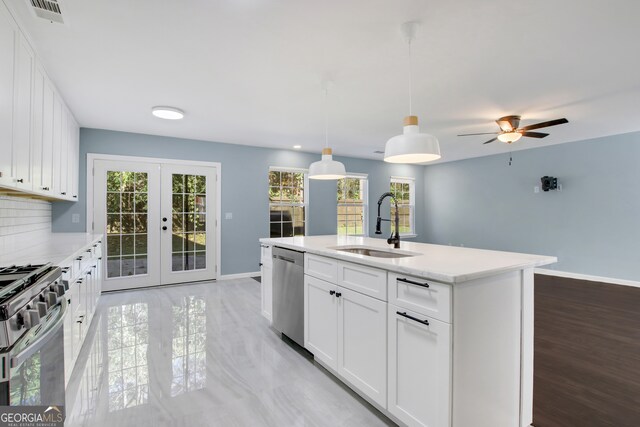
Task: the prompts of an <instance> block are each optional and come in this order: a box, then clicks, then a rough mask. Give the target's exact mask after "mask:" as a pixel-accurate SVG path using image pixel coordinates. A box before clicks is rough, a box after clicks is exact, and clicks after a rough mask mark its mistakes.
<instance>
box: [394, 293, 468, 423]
mask: <svg viewBox="0 0 640 427" xmlns="http://www.w3.org/2000/svg"><path fill="white" fill-rule="evenodd" d="M388 325H389V346H388V355H389V365H388V366H389V399H388V405H387V410H388V411H389V412H390V413H391V414H392V415H394V416H395V417H397V418H398V419H399V420H400V421H402V422H403V423H405V424H406V425H408V426H429V427H445V426H450V425H451V412H450V400H451V325H450V324H448V323H444V322H441V321H439V320H436V319H433V318H430V317H427V316H424V315H422V314H418V313H416V312H413V311H409V310H406V309H404V308H400V307H397V306H395V305H392V304H389V316H388ZM479 368H480V369H481V367H479Z"/></svg>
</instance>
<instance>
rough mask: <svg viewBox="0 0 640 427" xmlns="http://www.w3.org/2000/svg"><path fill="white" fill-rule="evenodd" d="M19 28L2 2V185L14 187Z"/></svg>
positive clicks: (0, 58) (0, 26) (0, 39)
mask: <svg viewBox="0 0 640 427" xmlns="http://www.w3.org/2000/svg"><path fill="white" fill-rule="evenodd" d="M17 36H18V27H17V26H16V24H15V21H14V20H13V17H11V15H10V14H9V11H8V10H7V9H6V8H5V6H4V3H2V2H0V153H2V155H0V185H5V186H7V185H8V186H13V185H14V179H15V178H14V176H13V170H12V167H13V165H12V162H13V75H14V72H15V54H14V53H15V46H16V37H17Z"/></svg>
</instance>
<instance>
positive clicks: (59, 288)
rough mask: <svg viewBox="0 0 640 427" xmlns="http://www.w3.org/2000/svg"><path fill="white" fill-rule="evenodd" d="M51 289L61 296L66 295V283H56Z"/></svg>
mask: <svg viewBox="0 0 640 427" xmlns="http://www.w3.org/2000/svg"><path fill="white" fill-rule="evenodd" d="M51 291H52V292H55V293H56V295H58V296H59V297H61V296H63V295H64V285H63V284H60V283H56V284H55V285H52V286H51Z"/></svg>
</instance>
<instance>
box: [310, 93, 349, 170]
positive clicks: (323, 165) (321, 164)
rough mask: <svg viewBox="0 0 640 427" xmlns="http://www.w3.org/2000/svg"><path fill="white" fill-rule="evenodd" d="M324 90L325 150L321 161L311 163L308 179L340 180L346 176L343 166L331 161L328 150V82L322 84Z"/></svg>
mask: <svg viewBox="0 0 640 427" xmlns="http://www.w3.org/2000/svg"><path fill="white" fill-rule="evenodd" d="M322 86H323V89H324V110H325V111H324V139H325V148H323V149H322V160H320V161H318V162H313V163H311V166H309V179H325V180H329V179H341V178H344V177H345V176H347V172H346V170H345V168H344V165H343V164H342V163H340V162H338V161H335V160H333V155H332V151H331V148H329V103H328V101H327V98H328V94H329V89H328V86H329V82H327V81H325V82H323V85H322Z"/></svg>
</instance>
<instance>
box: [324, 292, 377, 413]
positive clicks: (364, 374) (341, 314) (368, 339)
mask: <svg viewBox="0 0 640 427" xmlns="http://www.w3.org/2000/svg"><path fill="white" fill-rule="evenodd" d="M338 292H339V293H340V296H339V297H338V298H336V299H337V300H338V373H339V374H340V375H341V376H342V377H343V378H344V379H345V380H347V381H348V382H349V383H351V384H352V385H353V386H354V387H356V388H357V389H359V390H360V391H361V392H363V393H364V394H365V395H366V396H368V397H369V398H371V399H372V400H373V401H374V402H376V403H377V404H378V405H380V406H382V407H384V406H385V405H386V403H387V402H386V401H387V375H386V368H387V351H386V349H387V303H386V302H384V301H380V300H377V299H375V298H371V297H369V296H366V295H363V294H360V293H358V292H354V291H351V290H349V289H344V288H342V287H339V288H338Z"/></svg>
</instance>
